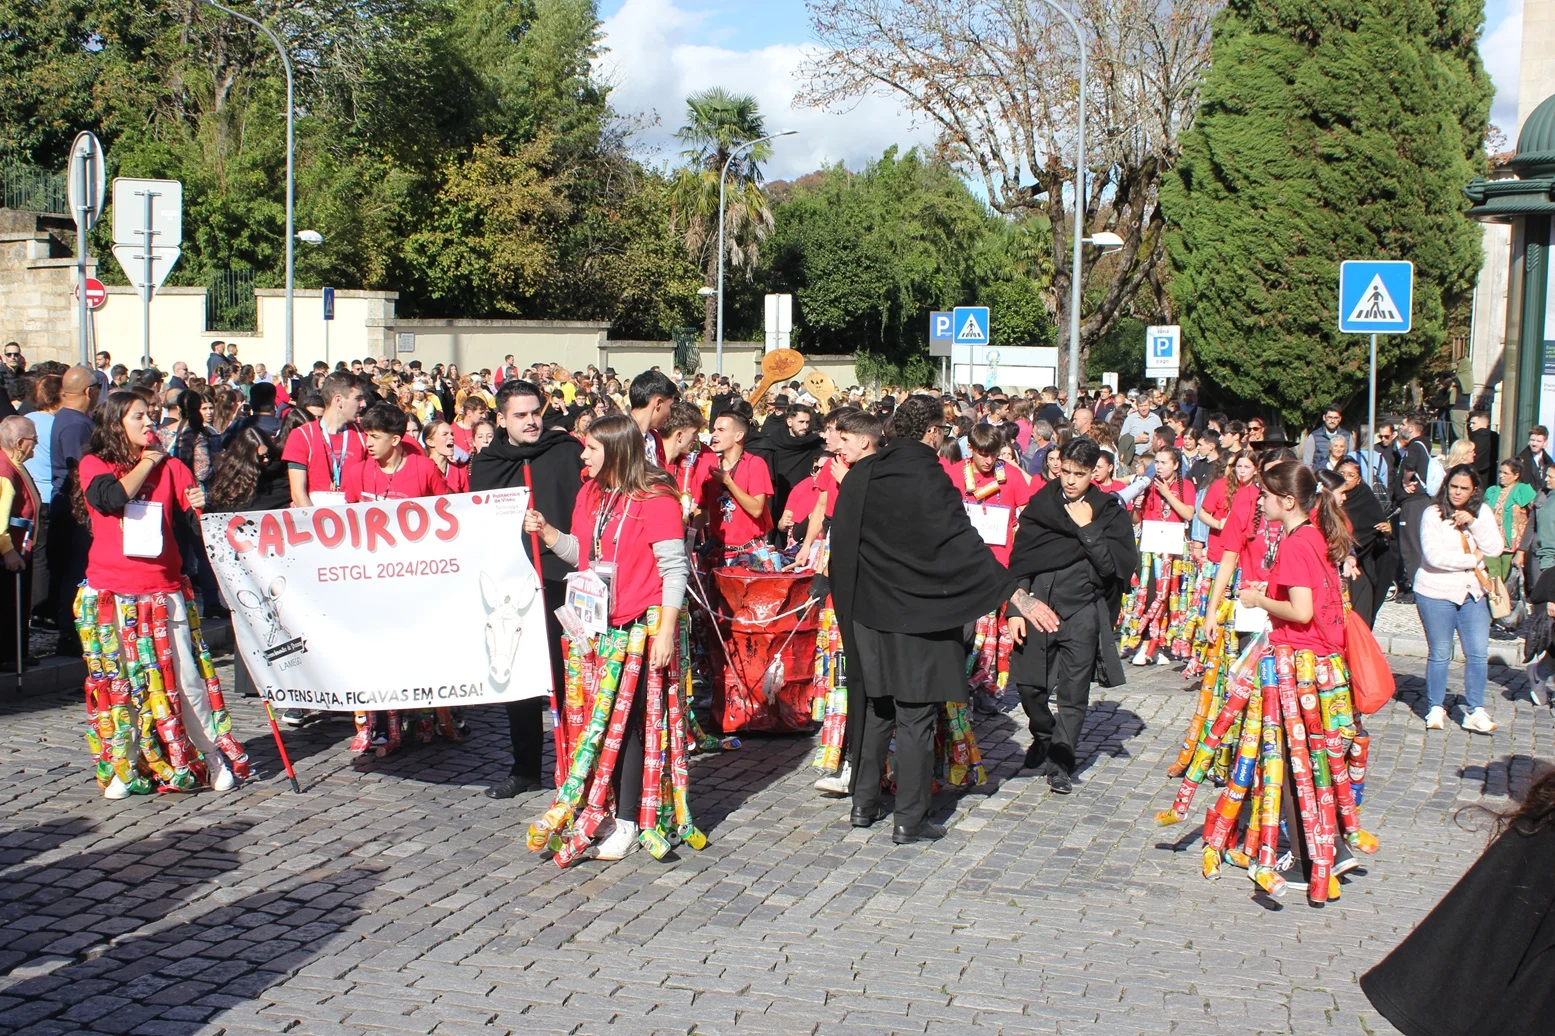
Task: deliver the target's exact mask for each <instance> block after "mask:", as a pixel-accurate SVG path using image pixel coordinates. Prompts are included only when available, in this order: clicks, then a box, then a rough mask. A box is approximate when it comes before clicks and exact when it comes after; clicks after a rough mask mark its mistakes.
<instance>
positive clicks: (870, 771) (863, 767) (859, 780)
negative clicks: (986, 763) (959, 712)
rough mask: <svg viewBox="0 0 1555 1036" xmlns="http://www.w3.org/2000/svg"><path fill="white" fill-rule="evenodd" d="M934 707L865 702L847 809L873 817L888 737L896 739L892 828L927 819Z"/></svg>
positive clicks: (931, 786)
mask: <svg viewBox="0 0 1555 1036" xmlns="http://www.w3.org/2000/svg"><path fill="white" fill-rule="evenodd" d="M943 708H944V706H943V705H942V704H940V703H938V702H907V701H897V700H896V699H895V698H867V699H865V708H864V733H863V736H862V737H861V738H860V747H861V749H862V752H861V754H860V756H859V766H858V770H857V771H856V772H855V773H854V777H853V808H854V809H856V810H858V811H860V812H873V811H874V810H875V809H876V808H877V807H878V806H879V805H880V781H881V778H882V777H884V776H885V762H886V756H887V755H888V754H889V753H890V750H891V734H892V732H893V731H894V732H895V734H896V820H895V823H896V826H897V827H905V828H908V829H912V828H915V827H917V826H918V825H919V824H921V823H923V821H924V818H926V817H927V816H928V815H929V804H930V800H931V799H932V797H933V794H934V731H935V728H936V726H937V725H938V722H939V712H940V710H941V709H943Z"/></svg>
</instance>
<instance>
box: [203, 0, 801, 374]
mask: <svg viewBox="0 0 1555 1036" xmlns="http://www.w3.org/2000/svg"><path fill="white" fill-rule="evenodd" d="M207 2H208V0H207ZM796 132H799V131H798V129H784V131H781V132H776V134H768V135H765V137H757V138H756V140H742V142H740V143H737V145H734V146H732V148H729V157H728V159H725V160H723V173H720V174H718V352H717V364H715V366H717V369H718V376H723V188H725V180H726V179H728V176H729V163H731V162H734V159H736V156H739V154H740V152H742V151H745V149H746V148H754V146H756V145H759V143H767V142H768V140H776V138H778V137H793V135H795V134H796Z"/></svg>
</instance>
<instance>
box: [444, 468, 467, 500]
mask: <svg viewBox="0 0 1555 1036" xmlns="http://www.w3.org/2000/svg"><path fill="white" fill-rule="evenodd" d="M443 480H444V481H445V482H447V483H448V491H449V492H450V493H468V492H469V491H470V466H469V465H468V464H455V463H453V462H452V461H449V463H448V473H447V474H445V475H444V476H443Z"/></svg>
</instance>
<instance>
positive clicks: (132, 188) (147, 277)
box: [113, 177, 184, 298]
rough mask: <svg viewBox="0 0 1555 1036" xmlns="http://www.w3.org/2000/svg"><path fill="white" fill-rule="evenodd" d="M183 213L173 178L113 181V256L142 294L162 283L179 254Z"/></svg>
mask: <svg viewBox="0 0 1555 1036" xmlns="http://www.w3.org/2000/svg"><path fill="white" fill-rule="evenodd" d="M183 215H184V185H183V184H181V183H179V182H178V181H177V180H132V179H128V178H126V177H119V178H118V179H116V180H114V181H113V257H114V258H115V259H117V260H119V265H120V266H122V267H123V268H124V273H125V275H126V276H128V277H129V279H130V283H131V284H133V285H135V287H137V288H139V289H140V292H141V297H142V298H150V295H151V293H152V292H154V291H156V289H158V288H160V287H161V286H162V282H163V281H165V280H167V275H168V274H169V273H171V272H172V270H173V265H174V264H175V263H177V262H178V257H179V256H180V255H181V254H182V252H181V250H180V249H179V245H181V244H182V243H183Z"/></svg>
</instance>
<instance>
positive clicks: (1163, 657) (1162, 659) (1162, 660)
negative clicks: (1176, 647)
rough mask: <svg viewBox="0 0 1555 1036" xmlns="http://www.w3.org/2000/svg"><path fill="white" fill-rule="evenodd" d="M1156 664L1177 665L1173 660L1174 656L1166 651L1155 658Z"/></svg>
mask: <svg viewBox="0 0 1555 1036" xmlns="http://www.w3.org/2000/svg"><path fill="white" fill-rule="evenodd" d="M1155 664H1156V665H1175V664H1176V663H1175V662H1174V661H1173V660H1172V656H1171V655H1168V654H1167V653H1166V652H1165V651H1162V652H1161V653H1160V654H1158V655H1156V656H1155Z"/></svg>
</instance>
